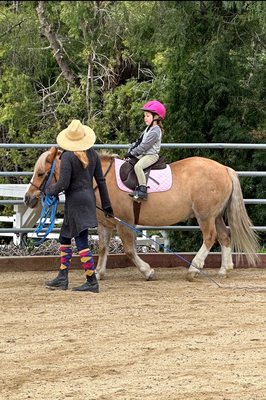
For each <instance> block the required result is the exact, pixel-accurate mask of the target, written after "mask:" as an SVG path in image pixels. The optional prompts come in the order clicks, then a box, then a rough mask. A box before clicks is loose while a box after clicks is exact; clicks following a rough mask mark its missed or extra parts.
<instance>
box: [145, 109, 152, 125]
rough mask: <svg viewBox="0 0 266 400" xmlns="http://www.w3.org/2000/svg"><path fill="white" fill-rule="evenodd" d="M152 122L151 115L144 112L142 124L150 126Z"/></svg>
mask: <svg viewBox="0 0 266 400" xmlns="http://www.w3.org/2000/svg"><path fill="white" fill-rule="evenodd" d="M152 121H153V115H152V113H150V112H149V111H145V112H144V122H145V124H146V125H150V124H151V123H152Z"/></svg>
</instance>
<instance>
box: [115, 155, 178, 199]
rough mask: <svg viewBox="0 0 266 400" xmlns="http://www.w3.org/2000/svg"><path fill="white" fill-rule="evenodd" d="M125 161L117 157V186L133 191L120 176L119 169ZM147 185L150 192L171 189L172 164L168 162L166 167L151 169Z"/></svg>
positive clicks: (126, 190)
mask: <svg viewBox="0 0 266 400" xmlns="http://www.w3.org/2000/svg"><path fill="white" fill-rule="evenodd" d="M124 162H125V161H124V160H120V159H118V158H115V176H116V182H117V186H118V187H119V189H121V190H124V191H125V192H132V190H131V189H129V188H128V187H126V186H125V185H124V184H123V182H122V181H121V178H120V174H119V170H120V167H121V165H122V164H123V163H124ZM147 185H148V193H154V192H165V191H166V190H169V189H171V186H172V172H171V168H170V166H169V165H168V164H167V165H166V168H164V169H154V170H151V173H150V176H149V179H148V182H147Z"/></svg>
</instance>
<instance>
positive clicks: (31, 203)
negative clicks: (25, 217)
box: [24, 193, 39, 208]
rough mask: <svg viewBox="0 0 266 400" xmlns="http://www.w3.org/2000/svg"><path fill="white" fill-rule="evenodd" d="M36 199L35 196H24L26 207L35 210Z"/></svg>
mask: <svg viewBox="0 0 266 400" xmlns="http://www.w3.org/2000/svg"><path fill="white" fill-rule="evenodd" d="M38 200H39V199H38V198H37V197H36V196H30V195H29V194H28V193H26V194H25V196H24V203H25V205H26V206H27V207H30V208H35V207H36V206H37V204H38Z"/></svg>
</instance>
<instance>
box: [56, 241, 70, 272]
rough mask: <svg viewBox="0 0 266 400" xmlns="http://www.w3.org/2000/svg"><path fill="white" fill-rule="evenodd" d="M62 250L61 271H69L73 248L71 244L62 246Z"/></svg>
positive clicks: (60, 248)
mask: <svg viewBox="0 0 266 400" xmlns="http://www.w3.org/2000/svg"><path fill="white" fill-rule="evenodd" d="M59 250H60V258H61V265H60V269H61V270H63V269H69V268H70V264H71V258H72V246H71V244H69V245H68V244H61V246H60V247H59Z"/></svg>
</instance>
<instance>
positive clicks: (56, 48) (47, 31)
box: [36, 1, 76, 85]
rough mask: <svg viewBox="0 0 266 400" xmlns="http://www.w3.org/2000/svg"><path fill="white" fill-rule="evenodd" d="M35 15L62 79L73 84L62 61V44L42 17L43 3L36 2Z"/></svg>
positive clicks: (73, 76)
mask: <svg viewBox="0 0 266 400" xmlns="http://www.w3.org/2000/svg"><path fill="white" fill-rule="evenodd" d="M36 11H37V15H38V18H39V21H40V25H41V29H42V32H43V34H44V35H45V36H46V38H47V40H48V41H49V43H50V46H51V49H52V51H53V55H54V57H55V59H56V62H57V64H58V65H59V68H60V69H61V71H62V73H63V76H64V78H65V79H66V80H67V81H68V82H69V83H71V84H72V85H73V84H75V80H76V78H75V75H74V73H73V72H72V71H71V69H70V68H69V66H68V64H67V62H66V61H65V59H64V55H63V53H64V49H63V46H62V43H61V42H60V41H59V39H58V38H57V36H56V34H55V32H54V30H53V27H52V25H50V24H49V23H48V21H47V19H46V18H45V15H44V1H38V5H37V7H36Z"/></svg>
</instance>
